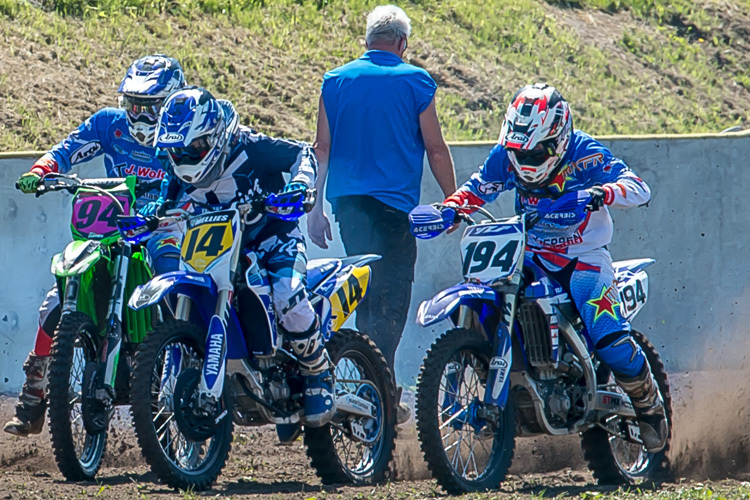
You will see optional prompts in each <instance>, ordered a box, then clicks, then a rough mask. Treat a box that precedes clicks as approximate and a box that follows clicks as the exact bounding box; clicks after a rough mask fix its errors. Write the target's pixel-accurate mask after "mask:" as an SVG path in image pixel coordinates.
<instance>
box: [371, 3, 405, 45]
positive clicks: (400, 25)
mask: <svg viewBox="0 0 750 500" xmlns="http://www.w3.org/2000/svg"><path fill="white" fill-rule="evenodd" d="M409 35H411V19H409V16H407V15H406V12H404V11H403V9H401V8H400V7H396V6H395V5H379V6H377V7H375V8H374V9H373V10H372V12H370V13H369V14H368V15H367V31H366V32H365V41H367V45H372V44H373V43H378V42H385V43H394V42H397V41H399V40H400V39H402V38H404V37H406V38H409Z"/></svg>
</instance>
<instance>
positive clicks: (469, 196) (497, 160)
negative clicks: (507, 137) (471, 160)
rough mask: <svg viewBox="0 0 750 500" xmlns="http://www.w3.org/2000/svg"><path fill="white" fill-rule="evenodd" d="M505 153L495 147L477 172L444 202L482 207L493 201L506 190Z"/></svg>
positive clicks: (498, 147)
mask: <svg viewBox="0 0 750 500" xmlns="http://www.w3.org/2000/svg"><path fill="white" fill-rule="evenodd" d="M506 170H507V153H505V150H504V149H502V147H500V146H495V147H494V148H493V149H492V151H491V152H490V154H489V156H488V157H487V159H486V160H485V161H484V164H483V165H482V166H481V167H479V171H478V172H475V173H474V174H472V175H471V177H470V178H469V180H468V181H466V182H465V183H464V184H463V185H462V186H461V187H459V188H458V189H457V190H456V192H455V193H453V194H452V195H450V196H449V197H448V198H446V200H445V201H446V202H454V203H457V204H458V205H479V206H481V205H484V204H485V203H489V202H492V201H495V200H496V199H497V197H498V196H499V195H500V193H502V192H503V191H505V190H506V189H507V187H506V182H507V175H506Z"/></svg>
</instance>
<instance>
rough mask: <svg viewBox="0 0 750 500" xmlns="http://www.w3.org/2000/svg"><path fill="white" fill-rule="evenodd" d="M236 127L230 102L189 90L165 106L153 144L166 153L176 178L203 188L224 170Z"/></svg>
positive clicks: (197, 90) (192, 89)
mask: <svg viewBox="0 0 750 500" xmlns="http://www.w3.org/2000/svg"><path fill="white" fill-rule="evenodd" d="M238 127H239V118H238V117H237V113H236V112H235V110H234V106H232V103H230V102H229V101H225V100H220V99H215V98H214V96H212V95H211V93H210V92H209V91H208V90H206V89H204V88H200V87H188V88H185V89H182V90H179V91H177V92H175V93H174V94H172V95H171V96H169V98H168V99H167V100H166V102H165V103H164V106H163V107H162V110H161V113H160V114H159V131H158V133H157V134H156V140H155V142H154V145H155V146H156V147H159V148H163V149H165V150H166V151H167V153H168V154H167V157H168V158H169V163H170V164H171V165H172V169H173V170H174V175H175V176H177V177H178V178H179V179H181V180H182V181H184V182H187V183H188V184H191V185H193V186H196V187H198V188H205V187H208V186H209V185H211V183H212V182H214V181H215V180H216V179H218V178H219V176H220V175H221V173H222V172H223V171H224V160H225V159H226V155H227V153H228V152H229V144H230V143H231V142H232V139H233V138H234V135H235V134H236V132H237V128H238Z"/></svg>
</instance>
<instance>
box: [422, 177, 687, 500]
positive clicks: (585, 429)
mask: <svg viewBox="0 0 750 500" xmlns="http://www.w3.org/2000/svg"><path fill="white" fill-rule="evenodd" d="M584 193H585V192H584V191H581V192H573V193H568V194H565V195H563V196H562V197H560V198H558V199H557V200H554V201H553V200H549V199H547V200H540V203H539V207H538V211H537V212H534V213H526V214H523V215H519V216H515V217H510V218H506V219H496V218H495V217H493V216H492V215H491V214H490V213H489V212H487V211H486V210H484V209H482V208H481V207H468V208H472V209H477V210H478V211H479V213H481V214H483V215H484V216H485V217H486V218H487V220H486V221H483V222H482V223H480V224H476V223H475V222H474V221H473V220H472V219H471V218H470V217H469V216H468V215H466V214H462V213H459V214H457V213H456V211H455V210H454V209H455V206H453V207H452V206H446V205H440V204H436V205H431V206H430V205H428V206H419V207H417V208H415V209H414V210H413V211H412V213H411V214H410V216H409V217H410V221H411V227H412V233H413V234H414V235H415V236H417V237H420V238H425V239H426V238H432V237H434V236H437V235H438V234H440V233H442V232H443V231H444V230H446V229H447V228H449V227H450V226H451V225H453V224H454V222H455V221H456V220H460V219H463V220H466V221H467V222H468V223H469V227H467V228H466V230H465V231H464V234H463V237H462V239H461V253H462V260H463V275H464V278H465V281H464V283H461V284H459V285H456V286H453V287H451V288H448V289H446V290H443V291H441V292H440V293H438V294H437V295H436V296H435V297H433V298H432V299H430V300H428V301H425V302H423V303H422V304H421V306H420V308H419V311H418V313H417V323H419V324H420V325H421V326H429V325H433V324H435V323H437V322H439V321H441V320H444V319H449V320H450V321H451V322H452V323H453V324H454V325H455V328H454V329H452V330H449V331H447V332H445V333H444V334H443V335H441V336H440V337H439V338H438V339H437V340H436V341H435V342H434V343H433V344H432V346H431V347H430V349H429V351H428V352H427V355H426V357H425V360H424V364H423V366H422V370H421V372H420V375H419V380H418V383H417V412H416V414H417V429H418V431H419V439H420V442H421V447H422V451H423V453H424V458H425V461H426V462H427V465H428V467H429V469H430V471H431V472H432V475H433V477H434V478H435V479H436V480H437V481H438V483H440V485H441V486H442V487H443V488H445V489H446V490H447V491H448V492H450V493H453V494H460V493H463V492H467V491H478V490H486V489H492V488H497V487H498V486H499V484H500V482H501V481H503V479H504V478H505V475H506V473H507V471H508V467H509V466H510V462H511V459H512V457H513V450H514V447H515V436H516V435H520V436H534V435H539V434H548V435H552V436H559V435H567V434H574V433H580V435H581V446H582V448H583V452H584V458H585V460H586V461H587V462H588V465H589V468H590V469H591V470H592V471H593V473H594V476H595V477H596V478H597V479H598V480H599V482H600V483H609V484H612V483H633V482H638V481H652V480H656V479H659V478H661V477H663V476H664V475H666V474H667V471H668V468H669V462H668V458H667V452H668V449H669V442H667V445H666V447H665V448H664V449H663V450H662V451H660V452H658V453H649V452H647V451H646V449H645V448H644V447H643V445H642V441H641V439H640V430H639V426H638V422H637V421H636V419H635V412H634V410H633V406H632V404H631V402H630V399H629V398H628V396H627V395H626V394H625V393H624V392H623V391H622V390H621V389H620V388H619V387H618V386H617V385H616V384H615V381H614V378H613V377H612V374H611V372H610V371H609V370H608V369H607V367H606V366H605V365H603V364H602V363H600V362H599V361H598V360H597V359H596V357H592V356H591V354H590V352H591V351H590V345H589V343H588V341H587V338H588V336H587V334H586V331H585V327H584V325H583V322H582V321H581V319H580V316H579V314H578V311H577V310H576V307H575V305H574V304H573V302H572V300H571V299H570V297H569V296H568V294H567V293H566V292H565V291H564V290H563V288H562V287H561V286H560V285H559V284H558V283H556V282H555V281H554V280H553V279H552V278H551V277H549V276H548V275H547V274H546V273H545V272H544V270H543V269H542V268H541V267H540V266H538V265H537V264H536V263H535V262H534V261H533V260H532V259H530V258H527V257H525V256H526V252H525V250H526V238H527V231H529V230H530V229H531V228H532V227H534V226H535V225H536V224H547V225H553V226H554V225H571V226H572V225H575V224H579V223H581V222H582V221H583V220H584V219H585V217H586V215H587V214H586V211H587V209H586V206H587V205H588V204H589V203H590V200H591V198H590V196H589V195H588V194H584ZM457 216H458V218H457ZM653 262H654V261H653V259H635V260H628V261H621V262H615V263H614V268H615V274H616V277H617V289H618V292H619V304H617V302H618V299H617V297H615V298H614V299H613V301H614V304H615V305H617V307H619V309H620V313H621V314H622V315H623V316H625V317H626V318H627V319H629V320H630V319H632V318H633V317H634V316H635V315H636V314H637V313H638V312H639V311H640V310H641V308H642V307H643V305H644V304H645V303H646V299H647V294H648V276H647V275H646V273H645V271H643V268H645V267H646V266H648V265H650V264H652V263H653ZM613 307H614V306H613ZM632 334H633V338H634V339H635V341H636V342H637V343H638V344H639V345H640V346H641V348H642V349H643V352H644V353H645V355H646V358H647V359H648V361H649V364H650V365H651V369H652V371H653V374H654V377H655V379H656V381H657V385H658V387H659V391H660V392H661V395H662V398H663V400H664V406H665V411H666V415H667V419H668V421H669V423H670V429H671V421H672V407H671V397H670V394H669V383H668V381H667V374H666V372H665V370H664V365H663V363H662V361H661V359H660V357H659V354H658V353H657V351H656V349H655V348H654V346H653V345H652V344H651V342H649V340H648V339H647V338H646V336H645V335H644V334H643V333H640V332H637V331H633V332H632ZM670 434H671V431H670ZM670 439H671V436H670Z"/></svg>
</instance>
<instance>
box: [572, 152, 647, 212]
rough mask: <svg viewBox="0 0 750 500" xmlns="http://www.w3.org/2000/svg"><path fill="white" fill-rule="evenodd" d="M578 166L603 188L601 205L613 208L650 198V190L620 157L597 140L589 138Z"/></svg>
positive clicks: (631, 204)
mask: <svg viewBox="0 0 750 500" xmlns="http://www.w3.org/2000/svg"><path fill="white" fill-rule="evenodd" d="M578 164H579V167H581V168H584V169H585V170H589V171H591V173H592V180H593V184H598V185H601V186H602V188H604V191H605V197H604V204H605V205H608V206H611V207H614V208H631V207H637V206H640V205H644V204H646V203H648V202H649V200H650V199H651V189H650V188H649V187H648V184H646V183H645V182H644V181H643V179H641V178H640V177H638V176H637V175H636V174H635V172H633V171H632V170H631V169H630V168H628V166H627V165H626V164H625V162H624V161H622V160H621V159H620V158H617V157H615V156H614V155H613V154H612V153H611V152H610V151H609V149H607V148H606V147H604V146H603V145H602V144H600V143H599V142H598V141H596V140H594V139H591V145H589V147H588V148H587V151H586V155H585V156H584V157H583V158H582V160H579V161H578Z"/></svg>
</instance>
